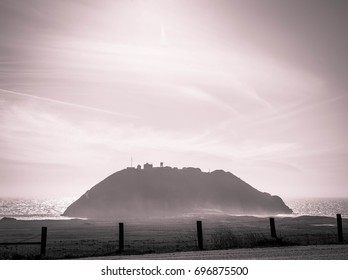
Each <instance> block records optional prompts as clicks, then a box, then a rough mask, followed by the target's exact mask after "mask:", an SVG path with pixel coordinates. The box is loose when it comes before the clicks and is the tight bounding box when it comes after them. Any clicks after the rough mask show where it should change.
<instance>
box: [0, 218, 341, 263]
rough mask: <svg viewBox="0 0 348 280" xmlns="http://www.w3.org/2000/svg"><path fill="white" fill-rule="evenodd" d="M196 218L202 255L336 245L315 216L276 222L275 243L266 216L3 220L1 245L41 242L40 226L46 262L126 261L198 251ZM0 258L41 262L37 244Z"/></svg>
mask: <svg viewBox="0 0 348 280" xmlns="http://www.w3.org/2000/svg"><path fill="white" fill-rule="evenodd" d="M198 219H200V220H202V222H203V240H204V249H205V250H224V249H240V248H272V247H287V248H288V247H293V246H310V245H327V244H329V245H334V244H337V243H338V238H337V225H336V219H335V218H330V217H314V216H301V217H276V218H275V224H276V233H277V239H275V238H272V237H271V235H270V226H269V218H268V217H251V216H244V217H235V216H214V217H212V216H210V217H203V218H202V217H190V218H188V217H185V218H180V219H179V218H168V219H165V220H156V221H155V220H148V221H134V220H133V221H116V220H114V221H111V220H106V221H101V220H98V221H97V220H78V219H73V220H43V221H22V220H1V221H0V243H5V242H36V241H40V238H41V227H47V250H46V255H45V256H44V257H42V258H44V259H70V258H86V257H87V258H94V257H95V258H97V257H100V256H112V255H114V256H115V255H116V256H119V258H122V257H124V258H128V257H127V256H130V255H136V256H140V255H144V254H150V255H152V254H155V253H172V252H189V251H198V248H197V234H196V220H198ZM119 222H124V228H125V237H124V238H125V248H124V251H123V252H122V253H119V252H118V223H119ZM343 235H344V236H343V237H344V241H345V243H346V242H347V240H348V220H347V219H343ZM345 243H344V244H345ZM334 248H335V247H334ZM257 256H258V255H255V258H256V259H257V258H258V257H257ZM249 257H250V256H249ZM251 257H252V256H251ZM0 258H1V259H37V258H40V245H20V246H16V245H11V246H0ZM135 258H136V257H135ZM328 258H330V256H328Z"/></svg>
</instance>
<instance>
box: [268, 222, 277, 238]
mask: <svg viewBox="0 0 348 280" xmlns="http://www.w3.org/2000/svg"><path fill="white" fill-rule="evenodd" d="M269 223H270V225H271V236H272V237H274V238H277V232H276V228H275V222H274V218H269Z"/></svg>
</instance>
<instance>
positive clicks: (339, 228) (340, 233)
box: [336, 214, 343, 242]
mask: <svg viewBox="0 0 348 280" xmlns="http://www.w3.org/2000/svg"><path fill="white" fill-rule="evenodd" d="M336 217H337V232H338V242H343V230H342V217H341V214H336Z"/></svg>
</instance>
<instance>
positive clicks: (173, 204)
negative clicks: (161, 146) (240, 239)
mask: <svg viewBox="0 0 348 280" xmlns="http://www.w3.org/2000/svg"><path fill="white" fill-rule="evenodd" d="M204 210H209V211H211V210H214V211H217V212H221V211H222V212H224V213H228V214H244V215H245V214H250V215H266V214H289V213H292V211H291V209H290V208H289V207H287V206H286V205H285V204H284V202H283V201H282V199H281V198H280V197H278V196H271V195H270V194H268V193H264V192H260V191H258V190H256V189H255V188H253V187H252V186H250V185H249V184H247V183H245V182H244V181H242V180H241V179H239V178H238V177H236V176H234V175H233V174H232V173H230V172H225V171H223V170H216V171H214V172H211V173H206V172H202V171H201V170H200V169H199V168H183V169H177V168H170V167H158V168H152V167H151V168H150V167H148V168H146V169H135V168H133V169H131V168H130V169H124V170H121V171H119V172H116V173H114V174H112V175H111V176H109V177H107V178H106V179H104V180H103V181H101V182H100V183H98V184H97V185H95V186H94V187H93V188H92V189H91V190H89V191H87V192H86V193H85V194H84V195H82V196H81V197H80V198H79V199H78V200H76V201H75V202H74V203H72V204H71V205H70V206H69V207H68V208H67V209H66V211H65V212H64V214H63V215H64V216H69V217H86V218H146V217H165V216H177V215H185V214H189V213H199V211H204Z"/></svg>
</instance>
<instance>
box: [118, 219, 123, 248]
mask: <svg viewBox="0 0 348 280" xmlns="http://www.w3.org/2000/svg"><path fill="white" fill-rule="evenodd" d="M123 249H124V227H123V223H119V224H118V250H119V252H122V251H123Z"/></svg>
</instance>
